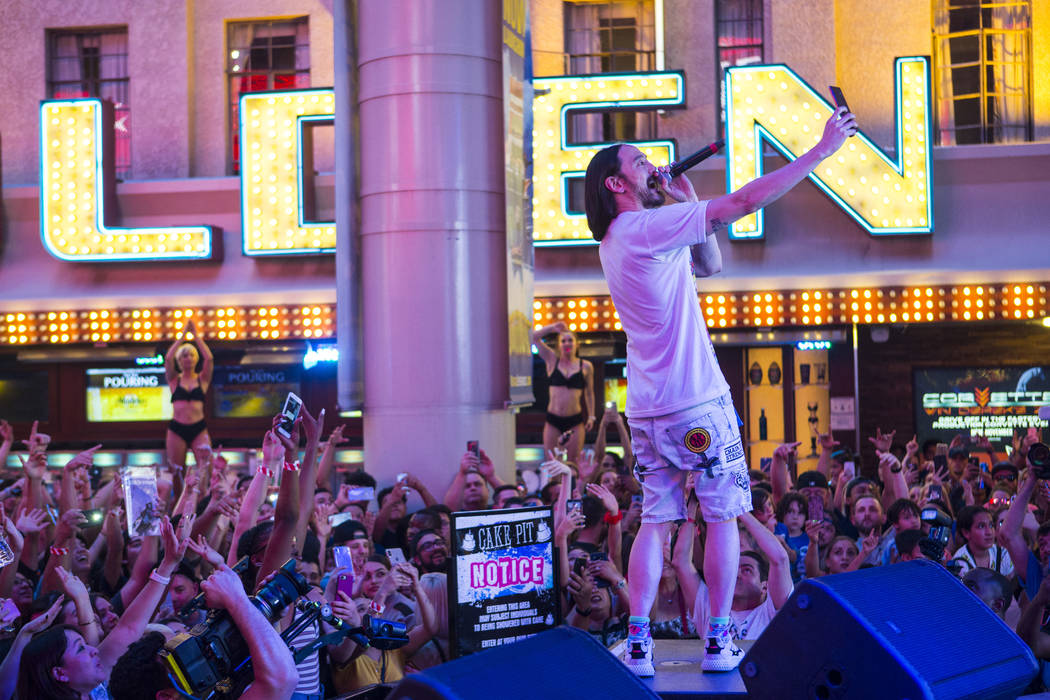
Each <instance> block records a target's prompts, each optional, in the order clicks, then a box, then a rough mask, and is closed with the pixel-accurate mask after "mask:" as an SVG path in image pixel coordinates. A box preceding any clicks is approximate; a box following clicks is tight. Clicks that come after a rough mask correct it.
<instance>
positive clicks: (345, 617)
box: [331, 574, 361, 627]
mask: <svg viewBox="0 0 1050 700" xmlns="http://www.w3.org/2000/svg"><path fill="white" fill-rule="evenodd" d="M332 579H335V574H333V575H332ZM331 606H332V613H333V614H334V615H335V616H336V617H338V618H339V619H340V620H342V621H343V622H345V623H347V624H348V625H350V626H351V627H357V626H358V625H360V624H361V616H360V615H358V614H357V605H355V604H354V601H353V600H352V599H351V598H350V596H348V595H347V594H346V593H343V592H342V591H336V599H335V600H333V601H332V602H331Z"/></svg>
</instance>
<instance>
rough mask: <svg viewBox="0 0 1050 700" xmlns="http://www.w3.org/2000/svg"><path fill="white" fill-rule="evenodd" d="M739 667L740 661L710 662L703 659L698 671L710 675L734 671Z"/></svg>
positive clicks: (719, 660)
mask: <svg viewBox="0 0 1050 700" xmlns="http://www.w3.org/2000/svg"><path fill="white" fill-rule="evenodd" d="M739 666H740V659H735V660H733V661H725V660H722V659H717V660H711V661H709V660H708V659H704V660H703V661H702V662H700V670H701V671H704V672H710V673H726V672H728V671H735V670H736V669H737V668H738V667H739Z"/></svg>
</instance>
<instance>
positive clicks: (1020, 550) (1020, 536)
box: [996, 468, 1037, 581]
mask: <svg viewBox="0 0 1050 700" xmlns="http://www.w3.org/2000/svg"><path fill="white" fill-rule="evenodd" d="M1036 481H1037V480H1036V478H1035V470H1034V469H1031V468H1029V469H1026V470H1025V473H1024V478H1023V479H1022V480H1021V485H1020V486H1019V487H1018V488H1017V495H1015V496H1014V499H1013V501H1012V502H1011V503H1010V509H1009V510H1007V511H1006V517H1005V518H1004V519H1003V524H1002V526H1001V527H1000V528H999V534H998V535H997V536H996V539H997V540H998V541H999V544H1001V545H1002V546H1003V547H1006V551H1007V552H1008V553H1009V554H1010V561H1012V562H1013V563H1014V569H1015V570H1016V571H1017V575H1018V576H1020V577H1021V579H1022V580H1023V581H1028V580H1029V577H1028V544H1027V543H1026V542H1025V539H1024V533H1023V532H1022V531H1021V525H1022V524H1023V523H1024V518H1025V514H1026V513H1027V512H1028V503H1029V502H1030V501H1031V500H1032V493H1033V492H1034V491H1035V484H1036Z"/></svg>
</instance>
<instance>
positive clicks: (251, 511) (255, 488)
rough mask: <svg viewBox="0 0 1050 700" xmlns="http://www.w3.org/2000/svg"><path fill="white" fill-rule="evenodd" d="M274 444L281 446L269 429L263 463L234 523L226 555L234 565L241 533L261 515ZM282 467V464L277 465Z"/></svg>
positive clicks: (264, 445)
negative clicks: (269, 454) (270, 454)
mask: <svg viewBox="0 0 1050 700" xmlns="http://www.w3.org/2000/svg"><path fill="white" fill-rule="evenodd" d="M273 446H278V447H279V446H280V443H278V442H277V438H275V437H273V433H272V432H270V431H267V433H266V437H265V438H264V440H263V464H262V465H261V466H260V467H259V469H257V470H256V472H255V474H254V475H253V476H252V480H251V482H249V484H248V488H247V489H246V490H245V492H244V499H243V500H242V501H241V509H240V511H239V512H238V513H237V520H236V522H235V523H234V525H233V542H232V544H231V545H230V551H229V553H228V554H227V555H226V564H227V565H228V566H233V564H234V563H236V561H237V542H239V541H240V539H241V535H243V534H244V533H245V532H247V531H248V530H250V529H251V528H252V526H253V525H254V524H255V519H256V518H257V517H258V515H259V508H260V507H262V504H263V500H264V499H265V498H266V483H267V481H268V480H269V476H268V475H267V471H268V470H269V469H270V467H268V466H266V464H267V463H268V462H270V461H271V459H268V458H267V453H268V450H273V449H274V447H273ZM277 468H278V469H280V466H278V467H277Z"/></svg>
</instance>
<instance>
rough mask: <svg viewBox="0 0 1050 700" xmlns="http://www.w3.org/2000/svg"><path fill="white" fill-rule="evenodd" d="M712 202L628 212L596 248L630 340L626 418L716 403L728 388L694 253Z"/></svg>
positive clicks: (660, 414)
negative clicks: (706, 313)
mask: <svg viewBox="0 0 1050 700" xmlns="http://www.w3.org/2000/svg"><path fill="white" fill-rule="evenodd" d="M706 212H707V202H697V203H688V202H687V203H679V204H672V205H670V206H665V207H659V208H657V209H644V210H642V211H629V212H623V213H622V214H620V215H619V216H617V217H616V218H615V219H614V220H613V222H612V224H610V226H609V230H608V232H607V233H606V234H605V237H604V238H603V239H602V242H601V245H600V246H599V248H598V255H599V257H600V258H601V261H602V269H603V270H604V271H605V281H606V282H607V283H608V285H609V292H610V294H611V295H612V299H613V303H614V304H615V305H616V311H617V312H618V313H619V315H620V323H621V325H622V326H623V330H624V332H626V333H627V416H628V417H629V418H653V417H656V416H663V415H667V414H669V413H675V412H677V411H682V410H685V409H687V408H692V407H693V406H697V405H699V404H702V403H704V402H705V401H710V400H711V399H715V398H718V397H719V396H722V395H723V394H725V393H726V392H728V391H729V385H728V384H727V383H726V380H725V377H723V376H722V370H721V369H720V368H719V366H718V360H717V359H716V358H715V351H714V347H712V345H711V338H710V337H709V336H708V334H707V326H706V325H705V324H704V318H703V315H702V314H701V313H700V302H699V299H697V295H696V282H695V281H694V277H693V268H692V256H691V255H690V252H689V247H690V246H694V245H699V244H701V243H703V242H704V241H705V240H706V238H707V236H706V235H705V229H706V226H707V215H706Z"/></svg>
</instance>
